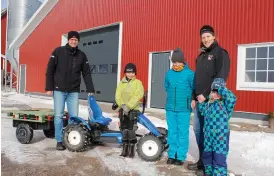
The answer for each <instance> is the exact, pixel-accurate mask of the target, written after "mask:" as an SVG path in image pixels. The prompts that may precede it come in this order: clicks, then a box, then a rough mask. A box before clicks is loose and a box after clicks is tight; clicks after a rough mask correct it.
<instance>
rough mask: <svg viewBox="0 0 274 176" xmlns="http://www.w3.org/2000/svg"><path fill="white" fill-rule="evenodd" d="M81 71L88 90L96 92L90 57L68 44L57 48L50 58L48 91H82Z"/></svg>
mask: <svg viewBox="0 0 274 176" xmlns="http://www.w3.org/2000/svg"><path fill="white" fill-rule="evenodd" d="M81 73H82V75H83V78H84V81H85V85H86V88H87V92H89V93H94V92H95V91H94V86H93V82H92V78H91V72H90V67H89V63H88V59H87V57H86V55H85V53H84V52H82V51H81V50H79V49H78V48H72V47H70V46H69V45H68V44H67V45H66V46H61V47H58V48H56V49H55V50H54V51H53V52H52V55H51V57H50V59H49V62H48V66H47V72H46V91H53V90H57V91H62V92H80V84H81Z"/></svg>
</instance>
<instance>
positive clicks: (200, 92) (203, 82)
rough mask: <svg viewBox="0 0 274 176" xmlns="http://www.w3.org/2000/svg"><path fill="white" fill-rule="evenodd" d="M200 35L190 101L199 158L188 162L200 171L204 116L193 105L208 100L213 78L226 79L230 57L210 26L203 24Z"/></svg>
mask: <svg viewBox="0 0 274 176" xmlns="http://www.w3.org/2000/svg"><path fill="white" fill-rule="evenodd" d="M200 36H201V53H200V55H199V56H198V57H197V59H196V72H195V93H194V94H193V97H192V102H191V107H192V109H193V110H194V124H193V129H194V133H195V136H196V142H197V144H198V147H199V152H200V158H199V161H198V162H197V163H195V164H189V165H188V169H189V170H199V171H202V170H204V166H203V163H202V157H201V156H202V153H203V150H204V146H203V145H204V134H203V126H204V117H203V116H202V114H201V113H200V112H199V110H198V108H195V107H196V105H198V104H199V102H206V101H208V99H209V94H210V92H211V84H212V82H213V80H214V79H215V78H223V79H224V80H225V81H226V80H227V77H228V74H229V71H230V59H229V55H228V52H227V51H226V50H224V49H223V48H221V47H220V46H219V44H218V42H217V41H216V39H215V32H214V29H213V28H212V27H211V26H209V25H204V26H203V27H202V28H201V29H200ZM198 101H199V102H198Z"/></svg>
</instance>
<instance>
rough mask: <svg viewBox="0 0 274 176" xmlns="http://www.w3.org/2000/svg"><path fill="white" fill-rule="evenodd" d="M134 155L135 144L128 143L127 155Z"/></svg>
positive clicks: (131, 156)
mask: <svg viewBox="0 0 274 176" xmlns="http://www.w3.org/2000/svg"><path fill="white" fill-rule="evenodd" d="M134 155H135V144H130V145H129V154H128V157H130V158H133V157H134Z"/></svg>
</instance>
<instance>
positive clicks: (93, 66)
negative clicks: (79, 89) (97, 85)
mask: <svg viewBox="0 0 274 176" xmlns="http://www.w3.org/2000/svg"><path fill="white" fill-rule="evenodd" d="M89 67H90V73H91V74H95V73H96V66H95V65H90V66H89Z"/></svg>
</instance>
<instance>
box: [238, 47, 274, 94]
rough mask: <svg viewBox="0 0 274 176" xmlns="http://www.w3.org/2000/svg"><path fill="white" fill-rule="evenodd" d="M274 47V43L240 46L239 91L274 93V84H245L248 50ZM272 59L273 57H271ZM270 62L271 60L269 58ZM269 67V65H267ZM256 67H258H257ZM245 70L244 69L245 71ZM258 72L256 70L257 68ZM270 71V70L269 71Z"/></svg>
mask: <svg viewBox="0 0 274 176" xmlns="http://www.w3.org/2000/svg"><path fill="white" fill-rule="evenodd" d="M269 46H274V42H266V43H252V44H239V45H238V56H237V81H236V82H237V83H236V84H237V85H236V89H237V90H247V91H274V82H273V83H272V82H271V83H269V82H245V72H246V69H245V68H246V48H252V47H269ZM271 58H272V57H271ZM268 60H269V58H268ZM267 66H268V65H267ZM255 67H256V66H255ZM243 68H244V69H243ZM255 70H256V68H255ZM267 70H268V69H267Z"/></svg>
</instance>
